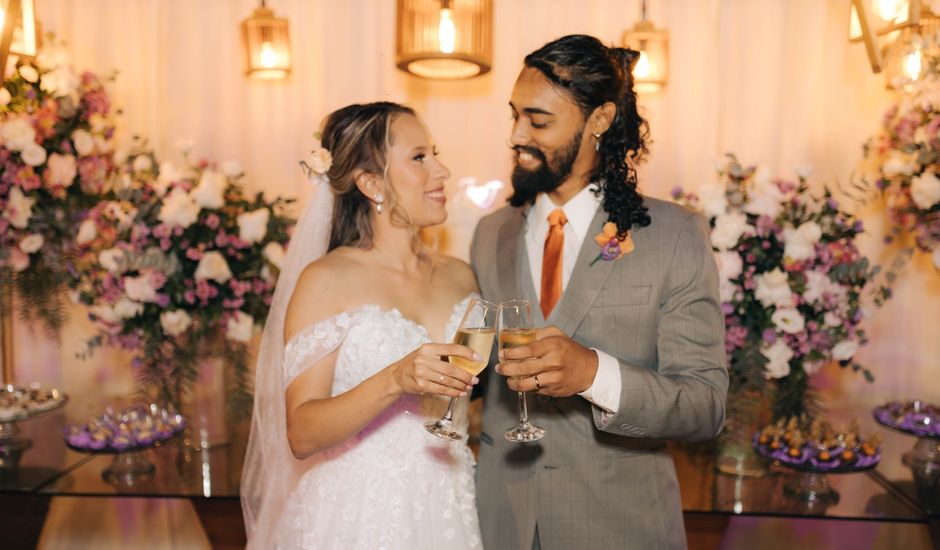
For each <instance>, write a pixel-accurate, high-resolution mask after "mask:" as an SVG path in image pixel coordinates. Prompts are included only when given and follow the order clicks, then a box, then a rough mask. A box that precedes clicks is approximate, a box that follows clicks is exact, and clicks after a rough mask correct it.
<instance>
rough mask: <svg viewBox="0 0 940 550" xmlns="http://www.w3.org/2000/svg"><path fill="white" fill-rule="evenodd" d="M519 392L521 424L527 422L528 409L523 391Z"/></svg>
mask: <svg viewBox="0 0 940 550" xmlns="http://www.w3.org/2000/svg"><path fill="white" fill-rule="evenodd" d="M518 393H519V422H521V423H523V424H528V423H529V409H528V407H526V404H525V392H518Z"/></svg>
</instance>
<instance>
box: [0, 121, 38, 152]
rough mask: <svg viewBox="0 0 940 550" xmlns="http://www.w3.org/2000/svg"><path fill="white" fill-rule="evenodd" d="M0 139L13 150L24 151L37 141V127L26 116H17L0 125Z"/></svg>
mask: <svg viewBox="0 0 940 550" xmlns="http://www.w3.org/2000/svg"><path fill="white" fill-rule="evenodd" d="M0 141H2V142H3V144H4V145H6V147H7V149H10V150H12V151H22V150H23V148H24V147H26V146H28V145H29V144H34V145H35V143H36V129H35V128H33V123H32V122H30V120H29V119H28V118H26V117H16V118H11V119H10V120H7V121H6V122H4V123H3V124H2V125H0Z"/></svg>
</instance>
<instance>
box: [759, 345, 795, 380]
mask: <svg viewBox="0 0 940 550" xmlns="http://www.w3.org/2000/svg"><path fill="white" fill-rule="evenodd" d="M761 353H762V354H763V355H764V357H766V358H767V366H766V367H764V368H766V369H767V372H765V373H764V377H765V378H783V377H784V376H786V375H788V374H790V359H792V358H793V350H792V349H790V346H788V345H787V343H786V342H784V341H783V338H778V339H777V341H776V342H774V343H773V344H771V345H769V346H763V347H762V348H761Z"/></svg>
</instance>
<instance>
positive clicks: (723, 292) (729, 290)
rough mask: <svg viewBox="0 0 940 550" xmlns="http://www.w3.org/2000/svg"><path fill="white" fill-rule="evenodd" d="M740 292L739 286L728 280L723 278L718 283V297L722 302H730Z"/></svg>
mask: <svg viewBox="0 0 940 550" xmlns="http://www.w3.org/2000/svg"><path fill="white" fill-rule="evenodd" d="M737 291H738V285H736V284H734V283H732V282H731V281H729V280H728V279H725V278H721V279H720V280H719V281H718V297H719V299H720V300H721V301H722V302H730V301H731V300H733V299H734V294H735V293H736V292H737Z"/></svg>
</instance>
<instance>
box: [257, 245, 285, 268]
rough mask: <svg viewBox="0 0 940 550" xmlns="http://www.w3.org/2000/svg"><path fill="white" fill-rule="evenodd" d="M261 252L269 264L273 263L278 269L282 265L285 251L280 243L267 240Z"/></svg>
mask: <svg viewBox="0 0 940 550" xmlns="http://www.w3.org/2000/svg"><path fill="white" fill-rule="evenodd" d="M261 254H262V256H264V259H265V260H267V261H269V262H271V264H273V265H274V267H276V268H278V269H279V270H280V269H281V268H282V267H283V265H284V255H285V252H284V247H283V246H281V243H279V242H273V241H272V242H269V243H268V244H266V245H264V249H263V250H261Z"/></svg>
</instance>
